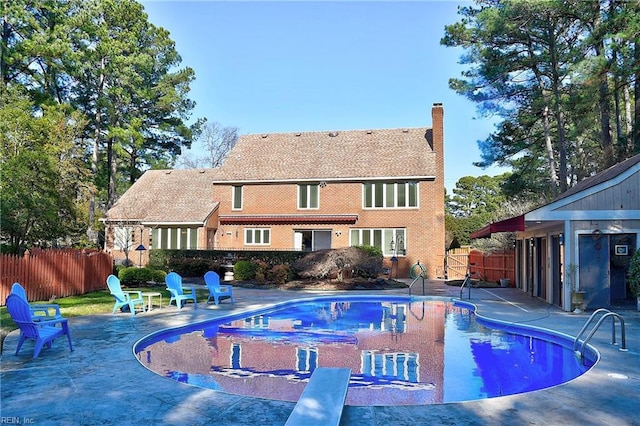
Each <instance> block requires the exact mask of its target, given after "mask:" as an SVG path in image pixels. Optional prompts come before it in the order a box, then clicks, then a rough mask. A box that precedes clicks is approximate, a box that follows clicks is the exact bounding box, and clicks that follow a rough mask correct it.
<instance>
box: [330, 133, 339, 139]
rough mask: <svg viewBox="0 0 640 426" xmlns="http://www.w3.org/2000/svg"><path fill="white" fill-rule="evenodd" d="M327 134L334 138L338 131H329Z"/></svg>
mask: <svg viewBox="0 0 640 426" xmlns="http://www.w3.org/2000/svg"><path fill="white" fill-rule="evenodd" d="M329 136H331V137H332V138H335V137H336V136H338V132H329Z"/></svg>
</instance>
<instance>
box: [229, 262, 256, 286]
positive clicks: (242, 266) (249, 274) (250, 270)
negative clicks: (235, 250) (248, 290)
mask: <svg viewBox="0 0 640 426" xmlns="http://www.w3.org/2000/svg"><path fill="white" fill-rule="evenodd" d="M255 276H256V265H255V264H254V263H253V262H250V261H248V260H240V261H238V262H236V264H235V265H233V278H234V279H236V280H239V281H246V280H252V279H254V278H255Z"/></svg>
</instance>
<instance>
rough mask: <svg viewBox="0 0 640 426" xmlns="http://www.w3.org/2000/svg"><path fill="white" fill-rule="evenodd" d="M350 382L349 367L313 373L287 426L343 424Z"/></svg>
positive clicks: (320, 368)
mask: <svg viewBox="0 0 640 426" xmlns="http://www.w3.org/2000/svg"><path fill="white" fill-rule="evenodd" d="M350 379H351V369H349V368H329V367H318V368H316V369H315V370H313V373H312V374H311V378H310V379H309V383H308V384H307V386H306V387H305V388H304V390H303V391H302V395H300V399H298V402H297V403H296V405H295V407H293V411H292V412H291V415H290V416H289V419H287V423H286V424H285V426H314V425H318V426H328V425H339V424H340V417H341V416H342V409H343V407H344V402H345V400H346V398H347V390H348V387H349V380H350Z"/></svg>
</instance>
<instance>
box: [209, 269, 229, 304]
mask: <svg viewBox="0 0 640 426" xmlns="http://www.w3.org/2000/svg"><path fill="white" fill-rule="evenodd" d="M204 282H205V284H206V285H207V288H208V289H209V297H208V298H207V303H209V302H210V301H211V299H213V301H214V302H215V304H216V305H217V304H218V303H220V301H221V300H224V299H231V303H234V301H233V287H232V286H230V285H228V284H222V285H221V284H220V275H218V274H217V273H216V272H214V271H209V272H207V273H206V274H204Z"/></svg>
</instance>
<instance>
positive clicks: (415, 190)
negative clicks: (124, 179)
mask: <svg viewBox="0 0 640 426" xmlns="http://www.w3.org/2000/svg"><path fill="white" fill-rule="evenodd" d="M443 119H444V110H443V107H442V104H434V105H433V108H432V127H431V128H426V127H421V128H409V129H378V130H348V131H333V132H297V133H277V134H253V135H244V136H242V137H240V139H239V140H238V143H237V144H236V146H235V147H234V149H233V150H232V151H231V153H230V154H229V156H228V157H227V159H226V160H225V162H224V164H223V165H222V166H221V167H219V168H217V169H206V170H155V171H147V172H146V173H145V174H144V175H143V176H142V177H141V178H140V179H139V180H138V181H137V182H136V183H135V184H134V185H133V186H132V187H131V188H130V189H129V190H128V191H127V192H126V193H125V194H124V195H123V196H122V197H121V199H120V200H119V201H118V202H117V203H116V205H115V206H114V207H113V208H112V209H110V210H109V211H108V212H107V216H106V219H105V225H106V228H107V243H106V249H107V250H111V251H112V253H113V254H114V256H116V257H122V256H121V253H122V248H121V246H122V244H120V246H118V244H117V241H118V238H116V236H117V235H120V236H121V237H120V238H119V240H122V239H123V238H122V235H125V236H126V235H132V238H131V240H132V241H131V245H132V246H133V247H135V246H138V245H139V244H140V241H141V242H142V244H143V245H145V247H147V248H148V247H151V248H192V249H218V250H255V249H258V250H305V251H315V250H321V249H327V248H339V247H346V246H351V245H374V246H378V247H380V248H381V249H382V251H383V253H384V255H385V259H386V261H387V264H388V265H389V266H391V259H397V265H396V267H397V269H396V270H397V271H399V275H398V276H407V275H408V273H409V268H410V266H411V265H413V264H415V263H416V262H418V261H420V263H421V264H424V265H426V267H427V270H428V273H429V276H430V277H435V276H436V275H439V274H440V273H441V272H440V271H441V267H442V265H443V259H444V251H445V242H444V233H445V225H444V134H443ZM131 227H137V228H136V229H139V230H140V231H138V232H137V233H136V232H133V233H131V232H130V229H129V228H131ZM122 229H125V230H124V231H123V230H122ZM140 238H142V239H141V240H140ZM119 247H120V248H119ZM119 252H120V253H119ZM141 255H144V256H145V259H146V252H142V254H141ZM133 260H134V261H135V260H136V259H135V255H134V259H133Z"/></svg>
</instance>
